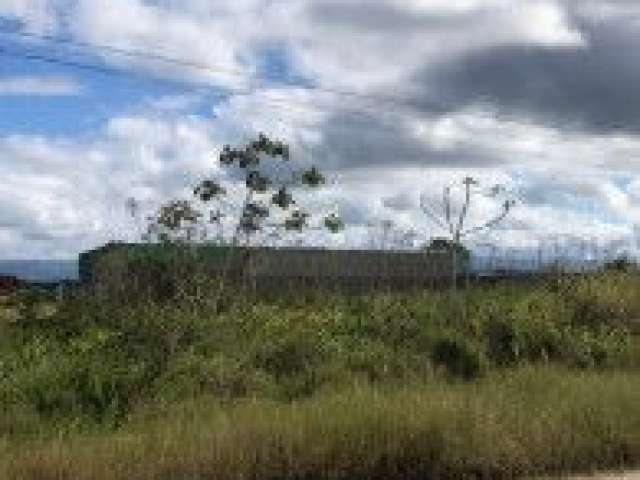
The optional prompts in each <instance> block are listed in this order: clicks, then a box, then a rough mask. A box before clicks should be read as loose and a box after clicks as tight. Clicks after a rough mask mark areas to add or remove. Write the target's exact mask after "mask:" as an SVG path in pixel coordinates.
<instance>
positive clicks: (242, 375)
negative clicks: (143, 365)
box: [153, 352, 276, 401]
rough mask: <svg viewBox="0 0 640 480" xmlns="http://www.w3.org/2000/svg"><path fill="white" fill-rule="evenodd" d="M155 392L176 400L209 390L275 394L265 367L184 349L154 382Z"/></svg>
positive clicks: (234, 394)
mask: <svg viewBox="0 0 640 480" xmlns="http://www.w3.org/2000/svg"><path fill="white" fill-rule="evenodd" d="M153 389H154V396H155V397H156V398H162V399H163V400H168V401H176V400H182V399H186V398H194V397H196V396H198V395H201V394H210V395H214V396H216V397H219V398H236V397H246V396H250V395H253V394H260V395H263V396H266V397H269V396H272V395H274V394H275V390H276V389H275V384H274V381H273V379H272V377H271V375H270V374H269V373H267V372H265V371H261V370H258V369H255V368H252V367H250V366H247V365H243V364H242V362H240V361H239V360H237V359H235V358H231V357H228V356H226V355H223V354H217V355H213V356H211V357H207V356H204V355H201V354H197V353H195V352H184V353H183V354H181V355H180V356H179V357H177V358H176V359H175V360H173V361H171V363H170V364H169V366H168V368H167V370H166V371H165V372H164V373H163V374H162V376H161V377H159V378H158V379H156V381H155V382H154V387H153Z"/></svg>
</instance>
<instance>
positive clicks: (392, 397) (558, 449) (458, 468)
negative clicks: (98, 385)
mask: <svg viewBox="0 0 640 480" xmlns="http://www.w3.org/2000/svg"><path fill="white" fill-rule="evenodd" d="M638 380H640V378H639V376H638V374H631V373H627V374H623V373H617V374H603V373H594V372H584V373H581V374H576V373H575V372H570V371H567V370H565V369H563V368H558V367H521V368H519V369H517V370H515V371H513V372H511V373H509V374H505V373H502V372H501V373H492V374H491V375H489V377H487V378H486V379H484V380H481V381H475V382H473V383H454V384H445V383H436V384H432V385H429V386H416V385H413V386H409V385H405V386H404V387H403V388H394V389H389V388H387V389H384V388H378V387H372V386H371V385H365V384H354V385H353V386H352V387H350V388H348V389H342V390H341V391H326V392H322V393H320V394H318V395H316V396H314V397H313V398H310V399H305V400H301V401H297V402H293V403H280V402H274V401H268V400H264V399H254V400H244V401H241V402H237V403H235V404H233V405H227V404H224V403H221V401H220V400H219V399H217V398H216V397H213V396H201V397H197V398H194V399H191V400H189V401H184V402H180V403H176V404H173V405H171V406H170V407H165V408H156V409H150V408H147V409H142V410H139V411H137V412H135V413H134V414H133V416H132V418H131V420H130V423H129V424H128V425H127V426H126V427H125V428H124V429H122V430H121V431H120V432H117V433H112V434H108V435H100V436H97V435H88V434H87V435H84V436H74V437H70V438H61V439H58V440H52V441H48V442H46V443H43V442H32V443H29V444H21V445H20V446H19V447H18V446H11V445H5V446H4V448H3V449H2V450H0V452H2V453H3V455H1V456H0V457H1V458H3V459H4V460H3V461H0V474H1V475H3V477H2V478H7V479H8V480H11V479H17V478H21V479H38V480H46V479H53V478H55V479H60V478H69V479H71V478H73V479H85V478H87V479H88V478H92V479H119V478H123V479H124V478H127V479H177V478H193V479H196V478H198V479H239V478H260V479H263V478H265V479H270V478H273V479H275V478H278V479H285V478H291V479H294V478H295V479H299V478H307V479H314V478H319V479H320V478H322V479H324V478H334V479H342V478H344V479H372V478H373V479H378V478H380V479H382V478H403V479H422V478H443V479H446V478H515V477H518V476H523V475H539V474H543V473H548V472H554V473H558V472H568V471H576V470H578V471H587V470H591V469H595V468H603V467H611V468H617V467H620V466H621V465H627V466H628V465H629V464H630V463H632V462H634V461H635V462H638V459H640V435H639V432H640V411H639V410H638V409H637V408H636V406H637V404H638V402H639V401H640V388H639V387H638V385H639V384H640V383H639V382H638Z"/></svg>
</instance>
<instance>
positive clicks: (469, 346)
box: [431, 333, 487, 380]
mask: <svg viewBox="0 0 640 480" xmlns="http://www.w3.org/2000/svg"><path fill="white" fill-rule="evenodd" d="M431 358H432V360H433V362H434V364H436V365H442V366H444V367H446V368H447V370H448V371H449V372H450V373H452V374H453V375H456V376H460V377H462V378H464V379H465V380H471V379H474V378H477V377H480V376H482V375H483V374H484V373H485V370H486V367H487V365H486V360H485V355H484V352H483V351H482V349H481V348H480V347H479V346H478V345H477V344H476V343H475V342H473V341H472V340H470V339H468V338H465V337H462V336H460V335H459V334H456V333H451V334H446V335H443V336H442V337H441V338H439V339H438V340H436V341H435V343H434V345H433V351H432V354H431Z"/></svg>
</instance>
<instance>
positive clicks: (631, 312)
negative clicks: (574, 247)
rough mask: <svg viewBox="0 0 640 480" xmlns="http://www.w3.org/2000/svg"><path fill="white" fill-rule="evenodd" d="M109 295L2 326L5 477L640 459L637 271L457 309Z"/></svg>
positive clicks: (352, 470)
mask: <svg viewBox="0 0 640 480" xmlns="http://www.w3.org/2000/svg"><path fill="white" fill-rule="evenodd" d="M119 268H121V267H119ZM192 273H193V272H192ZM196 273H197V272H196ZM181 274H182V275H184V272H182V273H181ZM113 278H114V282H116V285H117V288H106V289H105V290H104V291H103V292H101V293H100V294H99V295H96V296H77V297H75V298H69V299H66V300H65V301H64V302H62V303H60V304H58V309H57V312H56V313H55V314H54V315H53V316H51V315H48V316H45V317H43V316H42V315H38V314H37V308H35V307H36V305H35V304H34V302H35V300H34V298H32V297H31V298H28V299H25V300H26V302H27V304H28V305H30V306H28V308H26V307H25V308H22V307H21V309H20V312H21V317H20V319H19V321H18V322H17V324H9V323H6V322H5V323H3V324H0V329H2V331H1V332H0V334H2V338H3V341H2V342H0V408H1V411H0V442H4V446H3V447H0V478H44V479H46V478H159V479H165V478H167V479H168V478H189V475H191V474H194V475H195V473H197V472H200V473H201V474H202V476H201V477H197V476H195V477H194V478H247V477H251V478H276V477H277V478H327V477H330V478H383V477H385V478H389V477H390V476H393V478H399V476H400V478H401V477H402V476H405V477H407V478H423V477H421V476H420V475H422V476H425V475H426V476H427V477H428V476H429V475H431V476H432V477H434V478H442V477H444V478H446V477H449V478H460V476H462V475H471V476H473V475H476V476H481V477H484V478H494V477H504V478H507V477H511V476H515V475H517V474H520V473H525V472H526V473H536V472H543V471H553V470H558V469H583V468H587V469H588V468H591V467H606V466H617V465H618V464H621V463H625V464H632V463H635V462H638V461H639V460H640V450H639V448H638V445H639V444H638V435H639V434H640V421H639V419H638V418H635V415H636V411H637V409H635V407H634V405H635V404H636V403H637V401H638V400H640V398H638V395H639V392H638V389H637V388H636V387H635V386H634V382H636V383H637V381H638V379H639V378H638V375H640V372H639V370H640V348H639V342H638V341H637V335H638V333H640V332H639V331H638V325H639V324H638V320H637V319H638V318H640V295H639V294H638V291H640V290H639V289H638V287H640V279H639V278H638V277H636V276H635V275H634V274H632V273H630V272H604V273H601V274H598V275H595V276H592V277H585V278H581V279H572V280H569V279H562V278H558V279H557V281H555V282H553V283H552V284H540V285H529V286H523V285H520V286H514V285H512V284H509V283H503V284H498V285H494V286H490V287H487V286H485V287H480V286H478V287H474V288H471V289H469V290H466V291H459V292H458V293H459V295H461V297H457V296H453V295H451V293H450V292H446V291H421V292H415V293H406V294H402V293H375V294H371V295H360V296H353V295H352V296H342V295H339V294H337V293H334V294H329V293H328V292H326V291H313V290H310V291H306V292H302V293H300V292H293V293H292V294H291V295H290V296H288V297H287V296H280V297H278V298H273V299H271V300H267V299H264V298H261V297H258V296H256V295H254V294H252V293H251V292H247V291H242V292H240V291H238V292H234V291H233V290H231V291H230V293H231V294H232V295H229V296H228V297H227V298H226V299H225V302H224V304H223V305H220V304H215V303H212V302H211V301H209V300H210V299H209V297H208V295H207V292H208V291H209V289H210V288H212V287H213V288H215V279H214V280H212V279H210V278H205V277H204V276H201V277H198V279H197V281H190V280H189V278H191V277H188V276H187V277H184V276H183V277H181V278H171V277H170V276H169V277H167V279H166V281H167V282H169V285H174V286H175V285H177V286H178V287H179V288H173V287H171V288H169V289H168V290H166V291H165V294H166V296H165V298H156V297H154V292H150V291H147V293H148V295H146V296H145V295H143V294H142V292H140V290H139V288H140V285H139V284H138V286H137V287H136V285H128V284H127V277H126V275H124V276H123V275H115V276H114V277H113ZM163 281H164V280H163ZM171 282H173V283H171ZM136 288H138V290H136ZM127 292H128V295H125V294H126V293H127ZM131 292H140V295H139V296H138V297H136V296H135V295H131ZM234 293H235V295H233V294H234ZM18 303H20V302H19V301H18ZM35 303H37V302H35ZM221 307H222V308H221ZM632 410H633V411H632ZM625 422H626V423H625ZM0 445H2V443H0ZM252 452H255V453H252ZM3 469H4V470H3ZM3 473H6V474H5V475H4V476H3V475H2V474H3Z"/></svg>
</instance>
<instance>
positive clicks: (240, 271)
mask: <svg viewBox="0 0 640 480" xmlns="http://www.w3.org/2000/svg"><path fill="white" fill-rule="evenodd" d="M227 261H229V264H228V266H227V268H228V270H227V275H228V276H227V278H229V279H230V280H231V281H243V282H247V281H248V282H249V284H251V283H254V284H255V286H256V288H257V289H258V290H273V289H277V288H279V287H280V286H282V285H284V284H285V283H288V284H290V285H293V286H295V285H298V284H303V283H307V284H310V285H311V284H313V285H318V284H322V285H324V286H328V287H345V288H347V289H354V290H363V289H364V290H366V289H368V288H371V287H375V286H376V285H392V284H393V285H397V286H400V287H402V286H406V287H410V286H414V285H415V286H437V284H442V283H447V282H449V281H450V277H451V256H450V254H449V253H447V252H442V253H431V254H427V253H424V252H383V251H375V250H324V249H276V248H265V247H262V248H257V247H249V248H247V247H236V248H235V250H233V249H232V248H231V247H217V246H214V245H211V246H207V245H204V246H195V247H194V248H192V247H187V248H176V247H174V246H166V245H164V246H163V245H145V244H110V245H105V246H104V247H101V248H99V249H96V250H93V251H90V252H85V253H84V254H82V255H81V256H80V261H79V265H80V268H79V270H80V278H81V281H82V283H85V284H87V283H89V284H93V285H98V286H99V285H100V284H103V285H105V284H109V285H112V286H114V285H115V286H116V287H117V285H124V284H125V282H124V280H125V278H127V279H129V280H131V279H132V278H133V279H134V283H137V284H139V285H145V284H148V283H150V282H154V281H155V280H156V279H157V278H158V277H159V276H161V275H164V274H165V273H177V274H178V275H180V276H183V277H186V278H189V277H190V275H191V274H192V272H193V271H195V270H190V268H191V266H193V267H194V268H197V270H198V271H200V272H203V273H205V274H206V275H212V276H217V275H220V274H221V273H222V271H223V269H224V268H225V266H226V262H227ZM459 271H462V270H459ZM101 280H104V281H101ZM107 280H108V281H107ZM402 288H404V287H402Z"/></svg>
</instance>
